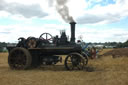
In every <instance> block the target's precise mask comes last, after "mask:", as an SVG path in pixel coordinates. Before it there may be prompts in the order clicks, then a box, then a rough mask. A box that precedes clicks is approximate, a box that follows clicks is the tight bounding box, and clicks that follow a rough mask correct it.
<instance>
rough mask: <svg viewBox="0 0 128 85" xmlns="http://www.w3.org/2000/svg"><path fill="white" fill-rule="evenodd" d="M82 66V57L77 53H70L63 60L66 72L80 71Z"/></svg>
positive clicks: (83, 63)
mask: <svg viewBox="0 0 128 85" xmlns="http://www.w3.org/2000/svg"><path fill="white" fill-rule="evenodd" d="M84 66H85V60H84V57H83V56H82V55H81V54H79V53H71V54H69V55H68V56H67V57H66V58H65V67H66V69H67V70H82V69H83V68H84Z"/></svg>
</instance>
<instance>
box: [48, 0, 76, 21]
mask: <svg viewBox="0 0 128 85" xmlns="http://www.w3.org/2000/svg"><path fill="white" fill-rule="evenodd" d="M67 2H68V0H48V3H49V6H53V3H55V4H56V9H57V12H58V13H59V14H60V15H61V17H62V18H63V20H64V21H65V22H68V23H69V22H73V21H74V20H73V18H72V16H70V15H69V9H68V7H67V6H66V4H67Z"/></svg>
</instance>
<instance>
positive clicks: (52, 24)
mask: <svg viewBox="0 0 128 85" xmlns="http://www.w3.org/2000/svg"><path fill="white" fill-rule="evenodd" d="M71 21H75V22H76V23H77V24H76V31H75V34H76V36H75V37H76V40H78V39H80V38H82V39H83V40H84V41H85V42H125V41H126V40H128V24H127V22H128V0H0V42H14V43H15V42H18V38H19V37H24V38H28V37H30V36H33V37H36V38H39V36H40V35H41V34H42V33H44V32H48V33H50V34H52V35H53V36H56V35H59V36H60V31H61V30H65V31H66V34H67V36H68V37H69V38H70V24H69V22H71Z"/></svg>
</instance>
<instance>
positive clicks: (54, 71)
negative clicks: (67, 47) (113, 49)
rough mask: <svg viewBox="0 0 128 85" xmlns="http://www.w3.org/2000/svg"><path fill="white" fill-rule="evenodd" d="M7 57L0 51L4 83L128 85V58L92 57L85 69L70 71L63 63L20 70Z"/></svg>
mask: <svg viewBox="0 0 128 85" xmlns="http://www.w3.org/2000/svg"><path fill="white" fill-rule="evenodd" d="M103 52H106V51H103ZM7 56H8V54H7V53H0V85H128V57H119V58H112V57H111V56H105V57H101V58H99V59H94V60H89V63H88V67H87V68H85V69H84V70H82V71H66V70H65V68H64V66H63V65H61V64H60V65H56V66H48V67H39V68H36V69H31V70H20V71H19V70H11V69H10V68H9V66H8V63H7Z"/></svg>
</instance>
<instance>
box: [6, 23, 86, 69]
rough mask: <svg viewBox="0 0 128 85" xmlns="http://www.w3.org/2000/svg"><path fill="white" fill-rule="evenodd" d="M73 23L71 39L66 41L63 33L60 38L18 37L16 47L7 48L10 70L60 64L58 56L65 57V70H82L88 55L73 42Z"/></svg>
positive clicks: (60, 58)
mask: <svg viewBox="0 0 128 85" xmlns="http://www.w3.org/2000/svg"><path fill="white" fill-rule="evenodd" d="M75 24H76V23H75V22H71V23H70V25H71V38H70V41H68V38H67V35H66V33H65V31H62V32H61V35H60V37H59V36H58V35H57V36H55V37H53V36H52V35H51V34H49V33H43V34H41V35H40V37H39V38H35V37H28V38H27V39H25V38H23V37H20V38H19V39H18V40H19V42H18V43H17V45H16V46H7V49H8V52H9V56H8V64H9V66H10V68H11V69H29V68H31V67H38V66H40V65H42V64H43V65H53V64H57V63H58V62H62V57H61V56H60V55H67V56H66V58H65V61H64V65H65V68H66V69H67V70H74V69H79V70H81V69H83V68H84V67H85V66H86V65H87V63H88V54H87V53H86V52H85V50H84V49H83V48H82V46H81V44H78V43H76V42H75Z"/></svg>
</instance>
